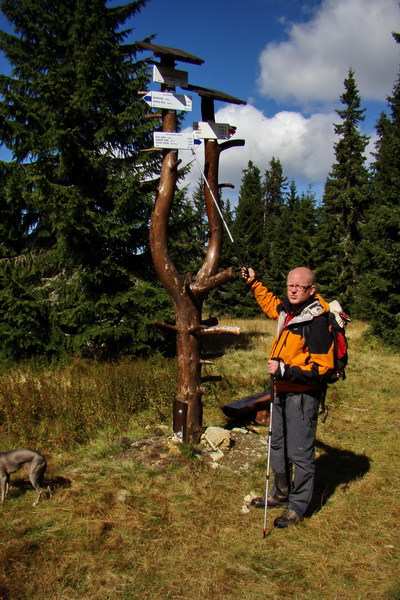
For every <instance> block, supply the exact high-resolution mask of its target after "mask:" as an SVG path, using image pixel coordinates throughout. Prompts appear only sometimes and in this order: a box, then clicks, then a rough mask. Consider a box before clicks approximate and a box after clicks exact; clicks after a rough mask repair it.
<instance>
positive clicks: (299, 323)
mask: <svg viewBox="0 0 400 600" xmlns="http://www.w3.org/2000/svg"><path fill="white" fill-rule="evenodd" d="M249 285H250V287H251V291H252V293H253V294H254V297H255V299H256V300H257V302H258V304H259V305H260V307H261V308H262V310H263V311H264V312H265V313H266V314H267V315H268V317H269V318H270V319H275V320H277V321H278V327H277V332H276V335H275V337H274V341H273V343H272V348H271V352H270V355H269V358H273V359H275V360H279V361H280V365H279V367H280V368H279V369H278V371H277V373H276V375H275V382H276V392H277V393H279V392H306V391H310V390H319V389H323V388H324V387H325V386H326V384H327V383H328V382H329V381H330V380H331V377H332V375H333V374H334V372H335V371H334V344H333V338H332V334H331V332H330V329H329V324H328V318H327V315H328V312H329V305H328V303H327V302H325V300H324V299H323V298H321V296H319V295H318V294H316V295H315V296H314V297H313V298H311V299H310V300H309V301H308V302H307V303H306V304H302V305H301V306H300V307H296V306H293V307H292V305H291V304H290V302H289V300H288V299H285V300H280V299H279V298H277V297H276V296H275V295H274V294H273V293H272V292H270V291H269V290H268V288H267V287H265V286H264V285H263V284H262V283H261V282H260V281H258V280H257V279H255V278H253V279H251V280H249Z"/></svg>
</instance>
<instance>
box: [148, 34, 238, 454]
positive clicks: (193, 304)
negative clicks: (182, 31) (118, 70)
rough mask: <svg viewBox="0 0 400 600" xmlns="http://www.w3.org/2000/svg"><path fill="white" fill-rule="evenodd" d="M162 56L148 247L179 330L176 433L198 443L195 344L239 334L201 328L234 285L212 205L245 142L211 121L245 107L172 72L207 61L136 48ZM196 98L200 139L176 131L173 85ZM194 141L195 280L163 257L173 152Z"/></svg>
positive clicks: (184, 102)
mask: <svg viewBox="0 0 400 600" xmlns="http://www.w3.org/2000/svg"><path fill="white" fill-rule="evenodd" d="M136 44H137V45H138V46H139V47H141V48H144V49H146V50H150V51H152V52H153V54H154V55H155V56H156V57H158V58H159V62H156V61H153V63H154V67H153V80H154V81H159V82H160V84H161V91H160V92H148V93H146V96H145V100H146V101H147V102H148V103H149V104H150V102H151V106H153V107H154V108H161V116H162V131H161V132H155V133H154V146H155V148H157V149H158V148H161V149H163V150H162V151H163V161H162V168H161V176H160V181H159V186H158V190H157V196H156V200H155V204H154V208H153V212H152V215H151V222H150V247H151V252H152V257H153V262H154V267H155V269H156V272H157V275H158V277H159V279H160V281H161V283H162V284H163V286H164V287H165V289H166V290H167V292H168V293H169V295H170V296H171V298H172V300H173V302H174V306H175V325H165V326H166V327H169V328H172V329H174V331H175V332H176V340H177V341H176V345H177V361H178V385H177V396H176V399H175V400H174V403H173V431H174V432H175V433H176V434H178V435H180V436H181V437H182V441H184V442H190V443H197V442H198V441H199V440H200V437H201V434H202V419H203V415H202V412H203V411H202V407H203V404H202V396H203V394H204V393H205V389H204V387H203V385H202V384H203V383H204V381H205V380H206V379H207V378H202V377H201V368H202V361H201V354H200V348H201V344H200V338H201V337H202V336H206V335H220V334H223V333H233V334H235V333H236V334H237V333H239V330H238V329H235V328H222V327H218V326H214V327H210V326H209V325H208V324H207V322H205V321H203V322H202V316H201V315H202V306H203V302H204V299H205V298H206V296H207V294H208V293H209V292H210V291H211V290H213V289H215V288H216V287H218V286H220V285H222V284H224V283H226V282H229V281H232V280H233V279H234V277H235V270H234V267H230V268H228V269H226V270H225V271H223V272H220V273H218V267H219V262H220V258H221V251H222V237H223V219H222V218H221V213H220V210H219V208H218V206H217V202H218V201H219V185H218V168H219V156H220V153H221V152H222V151H223V150H225V149H227V148H231V147H233V146H243V145H244V141H243V140H227V141H225V142H222V143H219V142H218V141H217V140H218V139H226V138H228V137H229V135H230V134H229V132H228V129H229V126H228V125H226V124H217V123H215V115H214V100H220V101H222V102H230V103H235V104H245V102H243V101H242V100H239V99H237V98H233V97H232V96H228V95H227V94H223V93H221V92H217V91H215V90H209V89H207V88H203V87H196V86H193V85H189V84H188V82H187V74H186V73H185V72H183V71H177V70H175V65H176V61H183V62H187V63H193V64H202V63H203V62H204V61H203V60H202V59H200V58H197V57H195V56H193V55H190V54H187V53H185V52H183V51H181V50H177V49H175V48H168V47H165V46H157V45H154V44H149V43H147V42H136ZM176 85H179V86H180V87H181V88H183V89H184V90H189V91H192V92H194V93H197V94H199V95H200V97H201V112H202V122H201V123H197V124H196V126H197V128H198V137H196V135H195V132H193V133H192V134H184V133H179V132H178V131H177V115H176V111H177V110H180V111H181V110H190V109H191V98H190V97H188V96H185V95H184V94H183V95H177V94H175V86H176ZM199 137H201V138H202V139H204V147H205V150H204V152H205V160H204V171H203V177H204V179H205V182H206V185H205V188H204V195H205V204H206V211H207V216H208V222H209V230H210V237H209V244H208V248H207V253H206V257H205V260H204V263H203V265H202V267H201V268H200V270H199V271H198V273H197V274H196V275H195V276H194V277H192V275H191V274H190V273H188V274H187V275H186V276H185V277H183V276H182V275H180V274H179V273H178V271H177V269H176V267H175V265H174V263H173V261H172V260H171V258H170V255H169V252H168V236H167V227H168V219H169V215H170V212H171V209H172V203H173V198H174V192H175V186H176V182H177V169H178V166H179V164H180V162H181V161H180V160H178V149H182V150H191V151H192V152H193V153H194V147H195V145H196V142H197V143H199Z"/></svg>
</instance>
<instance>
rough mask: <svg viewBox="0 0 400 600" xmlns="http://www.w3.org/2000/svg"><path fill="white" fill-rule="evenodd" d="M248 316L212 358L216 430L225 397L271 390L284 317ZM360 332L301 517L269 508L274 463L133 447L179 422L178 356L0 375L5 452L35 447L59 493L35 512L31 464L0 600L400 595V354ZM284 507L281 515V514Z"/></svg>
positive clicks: (3, 549) (6, 513)
mask: <svg viewBox="0 0 400 600" xmlns="http://www.w3.org/2000/svg"><path fill="white" fill-rule="evenodd" d="M222 324H224V325H235V326H240V328H241V331H242V334H241V335H240V336H239V337H238V338H236V337H235V339H234V340H233V343H232V345H231V346H230V347H229V348H228V349H227V350H226V352H225V354H224V356H222V357H221V358H218V359H216V360H215V361H214V364H213V365H207V366H205V367H204V370H203V372H204V374H210V375H222V377H223V379H222V382H220V383H211V384H206V385H207V389H208V394H207V395H206V396H204V425H205V426H209V425H218V426H227V425H228V423H227V419H226V417H225V416H224V414H223V413H222V411H221V406H222V405H223V404H225V403H227V402H230V401H233V400H236V399H238V398H240V397H242V396H246V395H249V394H252V393H254V392H258V391H261V390H262V389H265V388H266V387H268V376H267V373H266V368H265V367H266V364H265V363H266V350H267V348H268V346H269V344H270V342H271V336H272V332H273V328H274V324H273V323H271V322H270V321H268V320H266V319H254V320H248V321H240V320H230V321H227V320H226V321H225V322H224V323H222ZM365 330H366V325H365V324H363V323H360V322H352V323H350V325H349V326H348V337H349V343H350V364H349V366H348V369H347V379H346V381H344V382H339V383H337V384H335V385H334V386H332V387H331V388H330V390H329V395H328V401H327V402H328V404H329V417H328V419H327V421H326V423H325V424H322V423H320V424H319V426H318V435H317V437H318V448H317V459H316V464H317V483H316V490H317V491H318V494H317V496H316V497H317V499H318V501H316V502H315V503H314V504H315V505H314V506H313V511H312V514H311V516H310V517H309V518H307V519H305V520H304V521H303V522H302V523H300V524H299V525H297V526H296V527H291V528H289V529H287V530H277V529H274V528H273V527H272V525H271V523H272V521H271V519H273V518H274V516H276V514H278V513H276V510H274V511H270V512H271V513H272V512H273V513H274V515H271V516H270V515H268V525H267V529H268V535H267V536H266V537H265V538H264V537H263V534H262V529H263V522H262V521H263V511H257V510H256V509H252V510H251V511H250V512H249V513H248V514H243V513H242V511H241V507H242V504H243V498H244V496H245V495H246V494H248V493H249V491H250V490H255V491H256V492H257V493H260V494H262V493H263V490H264V487H265V468H266V457H265V460H258V462H255V463H254V464H252V465H251V466H250V467H249V469H248V470H246V471H240V472H239V471H237V472H235V471H229V470H226V469H223V468H219V469H211V468H209V467H208V466H207V465H205V464H204V463H203V462H202V461H199V460H198V459H196V458H195V457H194V455H193V453H191V452H188V451H187V448H186V451H185V452H179V451H178V452H177V453H176V454H175V455H173V456H172V457H171V460H169V461H168V462H166V463H165V466H164V468H162V469H155V468H153V467H152V466H151V465H145V464H143V463H141V462H139V461H135V460H132V458H131V457H129V456H128V455H127V456H125V455H124V453H123V452H122V449H123V447H124V444H125V446H126V444H127V443H128V442H127V440H130V441H135V440H140V439H141V438H143V437H144V436H146V435H147V434H148V432H149V431H152V430H153V429H154V427H156V426H158V425H164V426H167V427H169V428H170V427H171V415H172V401H173V399H174V395H175V389H176V365H175V362H174V361H173V360H169V359H164V358H162V357H154V358H152V359H148V360H135V361H123V362H119V363H92V362H89V361H84V360H80V359H75V360H71V361H66V362H65V363H64V364H58V365H53V366H49V365H44V364H40V363H37V362H36V363H32V362H31V363H26V364H20V365H18V367H8V368H6V367H5V366H3V367H2V368H1V370H0V386H1V388H0V432H1V436H0V450H8V449H11V448H15V447H19V446H25V447H30V448H33V449H37V450H39V451H40V452H42V453H43V454H44V455H45V456H46V458H47V460H48V469H47V472H46V479H47V481H48V482H49V483H50V484H51V487H52V490H53V493H52V498H51V499H44V500H43V501H41V502H40V503H39V505H38V506H37V507H35V508H33V507H32V502H33V501H34V498H35V493H34V491H33V490H32V489H31V488H30V487H29V485H28V483H27V478H26V473H25V472H24V471H23V470H21V471H20V472H19V473H18V474H15V475H14V476H12V479H11V486H10V494H9V497H8V498H7V500H6V502H5V503H4V505H3V507H0V511H1V516H2V519H1V521H2V523H1V538H0V598H1V599H2V600H28V599H29V600H75V599H85V600H106V599H112V600H139V599H140V600H205V599H206V600H400V577H399V573H400V569H399V518H400V502H399V499H400V481H399V475H398V471H397V469H398V464H399V460H398V459H399V443H398V413H399V398H400V361H399V353H396V352H394V351H393V350H389V349H387V348H385V347H384V346H382V344H381V343H380V342H378V341H376V340H374V339H368V338H366V337H365V335H364V333H365ZM275 513H276V514H275Z"/></svg>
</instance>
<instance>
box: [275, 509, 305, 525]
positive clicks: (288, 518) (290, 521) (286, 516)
mask: <svg viewBox="0 0 400 600" xmlns="http://www.w3.org/2000/svg"><path fill="white" fill-rule="evenodd" d="M301 520H302V519H301V517H300V515H298V514H297V512H296V511H295V510H292V509H291V508H288V510H287V511H286V512H285V513H283V515H281V516H280V517H278V518H277V519H275V521H274V526H275V527H279V528H280V529H284V528H285V527H289V525H297V523H300V521H301Z"/></svg>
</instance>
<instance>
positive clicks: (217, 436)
mask: <svg viewBox="0 0 400 600" xmlns="http://www.w3.org/2000/svg"><path fill="white" fill-rule="evenodd" d="M203 436H204V439H206V440H208V441H209V442H210V445H214V446H217V447H218V446H223V447H224V448H229V447H230V445H231V432H230V431H228V430H227V429H224V428H223V427H207V429H206V430H205V432H204V434H203Z"/></svg>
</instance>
